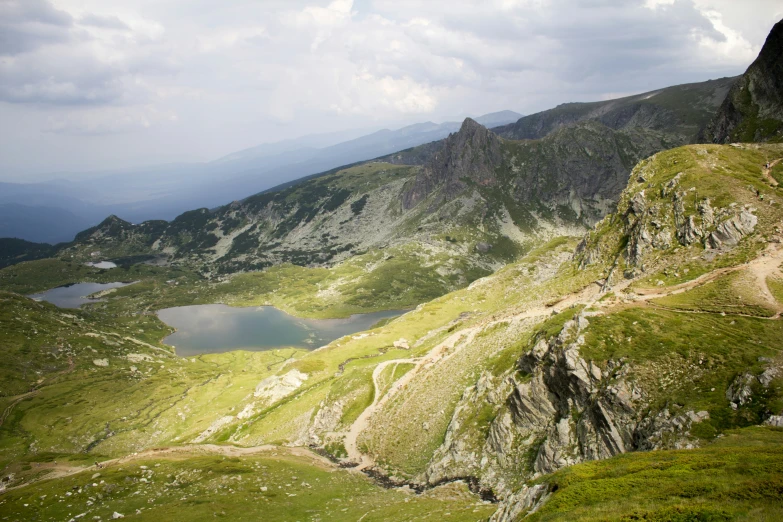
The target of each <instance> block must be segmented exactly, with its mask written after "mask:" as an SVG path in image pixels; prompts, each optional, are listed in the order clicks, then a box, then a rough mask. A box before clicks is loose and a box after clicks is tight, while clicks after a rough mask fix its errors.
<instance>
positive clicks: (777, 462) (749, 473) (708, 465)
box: [525, 428, 783, 522]
mask: <svg viewBox="0 0 783 522" xmlns="http://www.w3.org/2000/svg"><path fill="white" fill-rule="evenodd" d="M540 482H544V483H548V484H550V485H551V487H552V488H553V489H554V488H555V487H556V490H555V492H554V493H553V494H552V497H551V498H550V499H549V501H548V502H547V503H546V504H544V506H543V508H542V509H541V510H540V511H539V512H537V513H535V514H533V515H532V516H530V517H528V518H526V519H525V520H530V521H534V522H539V521H541V522H544V521H554V520H583V521H598V520H650V521H672V522H673V521H691V520H693V521H696V520H699V521H702V520H703V521H707V520H709V521H723V520H767V521H772V520H780V519H781V517H783V503H782V502H781V495H783V430H780V429H774V428H747V429H744V430H739V431H733V432H730V433H728V434H727V435H726V436H725V437H723V438H721V439H719V440H717V441H716V442H714V443H712V444H710V445H708V446H706V447H704V448H701V449H697V450H684V451H654V452H650V453H630V454H626V455H621V456H618V457H614V458H612V459H609V460H604V461H597V462H589V463H584V464H578V465H576V466H572V467H570V468H566V469H563V470H561V471H559V472H557V473H555V474H554V475H551V476H547V477H543V478H542V479H540Z"/></svg>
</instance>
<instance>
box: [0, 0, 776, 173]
mask: <svg viewBox="0 0 783 522" xmlns="http://www.w3.org/2000/svg"><path fill="white" fill-rule="evenodd" d="M780 16H783V6H782V5H781V4H780V2H779V0H748V1H745V2H737V1H736V0H634V1H630V2H629V1H626V0H600V1H591V2H582V1H578V0H486V1H484V2H474V1H467V0H466V1H458V0H428V1H427V2H421V1H420V0H362V1H359V0H357V1H355V2H353V1H351V0H334V1H331V0H264V1H263V2H260V1H257V0H232V1H231V2H211V1H193V0H124V1H123V2H106V1H105V0H51V2H50V1H48V0H0V131H3V135H4V139H5V141H6V143H4V144H0V175H2V169H3V168H7V167H8V165H10V164H12V163H13V162H14V161H16V164H23V163H24V161H25V159H24V158H25V156H29V155H31V154H37V151H36V149H35V147H36V145H35V143H36V136H35V135H34V134H35V132H38V133H41V136H44V135H45V138H46V140H43V139H42V140H40V141H41V143H44V142H45V143H47V144H48V145H49V148H48V149H47V150H54V149H53V148H52V147H51V144H52V143H53V142H54V141H56V140H57V139H60V138H61V137H62V139H65V138H64V137H65V136H66V135H68V134H69V133H70V135H72V136H79V137H82V139H81V140H79V139H76V138H74V139H69V140H68V141H67V143H68V147H63V149H64V148H68V149H69V150H71V151H73V150H75V149H74V148H78V147H83V150H84V151H89V150H90V149H91V143H92V142H91V141H90V140H91V139H92V138H91V137H94V136H96V135H98V134H101V133H104V134H106V135H108V136H115V138H111V139H110V138H107V139H106V140H103V141H102V144H103V145H105V146H107V147H108V146H109V144H113V147H114V149H112V150H114V151H116V158H117V161H118V162H123V161H126V160H128V159H132V158H137V157H148V156H152V155H154V154H155V153H156V152H157V151H158V149H160V147H161V144H162V138H164V139H163V142H165V146H166V148H167V149H170V150H171V151H174V152H176V153H177V154H179V155H181V156H185V157H186V156H187V155H188V154H190V155H193V156H196V155H198V156H200V157H203V156H205V155H206V156H210V155H212V156H215V157H217V156H219V155H222V154H225V153H230V152H232V151H233V150H237V149H240V148H243V147H249V146H253V145H256V144H258V143H261V142H263V141H268V140H276V139H282V138H289V137H295V136H297V135H303V134H308V133H313V132H323V131H330V130H340V129H346V128H356V127H368V126H380V125H384V126H394V125H400V126H401V125H402V124H405V123H412V122H415V121H423V120H434V121H444V120H455V119H458V118H461V117H463V116H465V115H474V116H476V115H479V114H481V113H484V112H490V111H495V110H500V109H514V110H517V111H521V112H526V113H530V112H535V111H537V110H541V109H545V108H549V107H551V106H554V105H556V104H558V103H562V102H567V101H586V100H590V99H601V98H606V97H607V96H610V95H611V93H634V92H642V91H648V90H653V89H655V88H659V87H663V86H665V85H671V84H676V83H684V82H689V81H699V80H704V79H708V78H712V77H718V76H727V75H731V74H739V73H741V72H742V71H743V70H744V68H745V67H746V66H747V65H748V64H749V63H750V61H752V59H753V58H754V57H755V55H756V53H757V52H758V50H759V48H760V46H761V44H762V43H763V41H764V38H765V37H766V34H767V32H768V31H769V28H770V27H771V25H772V23H774V21H776V20H777V19H778V18H779V17H780ZM13 119H17V120H21V119H23V120H24V121H25V128H26V129H27V130H26V135H25V136H26V137H25V140H26V141H25V142H24V146H22V145H19V146H14V144H15V143H19V144H21V143H22V141H21V138H19V140H20V141H18V142H16V141H14V140H16V139H17V137H16V136H14V135H13V133H12V132H11V133H9V132H6V131H7V130H9V129H12V128H13V122H12V121H11V120H13ZM9 121H10V123H9ZM35 129H37V131H36V130H35ZM129 131H133V132H129ZM118 133H121V134H118ZM9 134H10V137H9V138H7V139H6V136H8V135H9ZM112 139H113V140H114V141H112ZM194 151H195V152H194ZM174 152H172V154H173V153H174ZM72 155H73V156H74V157H78V156H80V155H79V154H77V153H73V154H72ZM81 156H86V152H85V154H81ZM109 156H110V155H108V154H107V157H109ZM51 161H52V164H53V165H58V166H60V163H59V158H58V157H57V155H56V154H54V153H53V154H52V160H51ZM74 165H76V164H74ZM115 166H116V165H115ZM73 168H76V166H74V167H73Z"/></svg>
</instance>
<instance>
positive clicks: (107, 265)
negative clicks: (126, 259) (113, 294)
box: [85, 261, 117, 270]
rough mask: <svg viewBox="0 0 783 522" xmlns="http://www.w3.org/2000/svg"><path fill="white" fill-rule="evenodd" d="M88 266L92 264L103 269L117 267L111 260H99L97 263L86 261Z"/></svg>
mask: <svg viewBox="0 0 783 522" xmlns="http://www.w3.org/2000/svg"><path fill="white" fill-rule="evenodd" d="M85 264H86V265H87V266H91V267H93V268H100V269H101V270H108V269H110V268H117V264H116V263H112V262H111V261H98V262H95V263H85Z"/></svg>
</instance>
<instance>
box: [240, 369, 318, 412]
mask: <svg viewBox="0 0 783 522" xmlns="http://www.w3.org/2000/svg"><path fill="white" fill-rule="evenodd" d="M307 378H308V376H307V374H306V373H302V372H300V371H299V370H291V371H290V372H288V373H286V374H284V375H273V376H271V377H267V378H266V379H264V380H263V381H261V382H260V383H258V386H256V389H255V391H254V392H253V397H255V398H256V399H259V400H260V401H261V402H263V403H265V404H273V403H275V402H277V401H279V400H280V399H282V398H284V397H287V396H288V395H290V394H291V393H293V392H294V391H296V390H297V389H298V388H299V387H300V386H302V384H304V382H305V381H306V380H307Z"/></svg>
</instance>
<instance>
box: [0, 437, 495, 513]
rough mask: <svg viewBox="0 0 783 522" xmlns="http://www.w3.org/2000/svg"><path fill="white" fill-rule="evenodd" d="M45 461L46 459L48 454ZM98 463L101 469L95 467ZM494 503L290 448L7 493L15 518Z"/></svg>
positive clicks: (170, 460) (457, 509) (189, 458)
mask: <svg viewBox="0 0 783 522" xmlns="http://www.w3.org/2000/svg"><path fill="white" fill-rule="evenodd" d="M42 465H45V463H43V464H42ZM96 471H98V472H99V473H95V472H96ZM494 509H495V507H494V506H493V505H491V504H485V503H483V502H481V501H480V500H478V498H477V497H475V496H474V495H472V494H471V493H470V492H469V491H468V490H467V487H465V486H464V485H459V484H452V485H449V486H447V487H443V488H438V489H436V490H432V491H430V492H428V493H425V494H422V495H414V494H412V493H406V492H403V491H400V490H387V489H384V488H382V487H380V486H378V485H376V484H374V483H373V482H371V481H370V480H369V479H368V478H367V477H365V476H364V475H361V474H359V473H353V472H349V471H343V470H335V469H334V468H331V467H329V466H326V465H324V464H323V463H321V462H320V461H318V460H316V459H312V458H307V457H302V456H293V455H288V454H286V453H285V451H284V450H280V453H278V452H277V451H275V452H269V453H265V454H261V455H253V456H242V457H241V458H239V457H223V456H204V455H198V454H195V455H176V454H173V455H170V456H165V457H162V458H155V457H150V458H148V459H144V460H138V461H134V462H132V463H119V464H113V465H111V466H109V467H107V468H104V469H101V470H97V469H95V468H93V469H91V470H89V471H85V472H82V473H79V474H77V475H73V476H71V477H66V478H61V479H55V480H48V481H43V482H39V483H36V484H34V485H30V486H27V487H23V488H21V489H18V490H12V491H10V492H8V493H6V494H5V495H4V496H2V497H0V514H2V516H3V517H4V519H8V520H30V521H33V520H36V521H37V520H40V521H44V520H70V519H73V518H77V519H78V518H83V519H84V520H93V519H95V520H97V519H102V520H107V519H111V518H112V515H113V514H114V513H115V512H116V513H121V514H123V515H124V516H125V517H126V518H132V519H134V520H152V521H159V520H192V521H198V520H213V519H215V518H216V517H217V518H222V519H224V520H264V521H276V520H280V521H290V520H302V521H304V520H360V519H361V520H367V521H371V520H377V521H381V520H424V519H432V518H433V517H447V518H448V520H464V521H475V520H482V519H486V517H488V516H489V515H490V514H491V513H492V512H493V511H494Z"/></svg>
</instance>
